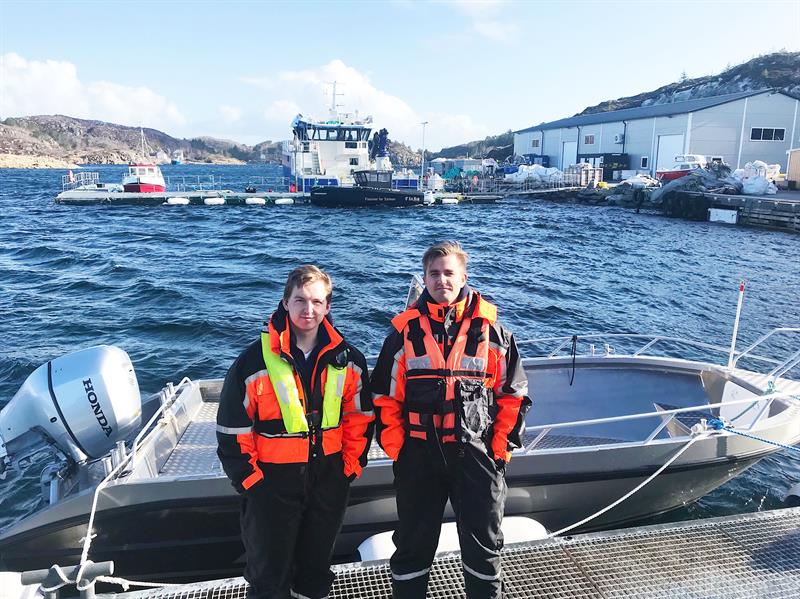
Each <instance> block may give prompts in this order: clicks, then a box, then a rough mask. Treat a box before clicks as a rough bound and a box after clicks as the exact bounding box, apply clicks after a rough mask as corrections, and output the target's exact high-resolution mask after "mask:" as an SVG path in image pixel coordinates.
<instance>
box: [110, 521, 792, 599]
mask: <svg viewBox="0 0 800 599" xmlns="http://www.w3.org/2000/svg"><path fill="white" fill-rule="evenodd" d="M460 564H461V562H460V556H459V554H458V552H452V553H446V554H441V555H439V556H437V558H436V561H435V563H434V567H433V571H432V575H431V582H430V587H429V592H428V597H432V598H437V599H444V598H448V597H464V585H463V578H462V575H461V565H460ZM334 571H335V572H336V574H337V577H336V582H335V583H334V587H333V589H332V592H331V594H330V597H331V599H334V598H336V599H345V598H347V599H368V598H381V597H386V598H389V597H391V590H390V586H391V582H390V572H389V564H388V561H378V562H369V563H354V564H343V565H338V566H334ZM503 571H504V575H505V580H506V585H507V591H508V597H514V598H527V597H548V598H551V597H552V598H556V597H557V598H584V597H585V598H612V597H619V598H622V597H641V598H645V597H648V598H649V597H652V598H656V597H658V598H661V597H675V598H687V599H689V598H692V599H696V598H701V597H703V598H717V597H719V598H722V597H725V598H734V597H736V598H743V599H744V598H751V597H769V598H771V597H775V598H778V597H780V598H788V597H800V508H790V509H783V510H774V511H769V512H760V513H754V514H745V515H739V516H726V517H723V518H713V519H709V520H695V521H691V522H680V523H675V524H662V525H657V526H643V527H636V528H629V529H623V530H617V531H610V532H602V533H591V534H584V535H576V536H574V537H566V538H563V539H562V538H559V539H549V540H546V541H535V542H528V543H520V544H516V545H509V546H507V547H506V548H505V549H504V551H503ZM246 589H247V586H246V583H245V582H244V580H243V579H241V578H235V579H227V580H219V581H211V582H205V583H196V584H192V585H183V586H177V587H171V588H165V589H157V590H152V589H151V590H147V591H138V592H133V593H125V594H119V595H116V597H119V598H123V597H124V598H125V599H244V598H245V595H246ZM104 597H108V595H104Z"/></svg>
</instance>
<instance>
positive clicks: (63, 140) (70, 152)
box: [0, 115, 421, 168]
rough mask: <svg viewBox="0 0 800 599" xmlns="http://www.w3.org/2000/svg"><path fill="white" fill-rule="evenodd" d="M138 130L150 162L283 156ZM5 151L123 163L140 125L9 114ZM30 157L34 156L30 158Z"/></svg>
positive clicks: (413, 161) (1, 126) (413, 157)
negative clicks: (175, 155) (175, 156)
mask: <svg viewBox="0 0 800 599" xmlns="http://www.w3.org/2000/svg"><path fill="white" fill-rule="evenodd" d="M142 130H143V131H144V135H145V140H146V143H147V146H148V154H149V156H148V157H149V158H150V159H151V160H156V161H162V162H163V161H166V160H168V158H169V156H170V155H171V154H172V152H173V151H175V150H182V151H183V154H184V158H185V160H187V161H188V162H214V163H226V162H264V161H265V160H271V161H276V162H278V161H280V158H281V157H280V144H279V143H278V142H272V141H263V142H261V143H258V144H256V145H255V146H248V145H246V144H241V143H237V142H235V141H229V140H224V139H216V138H213V137H196V138H193V139H178V138H175V137H172V136H170V135H167V134H166V133H164V132H163V131H159V130H157V129H150V128H148V127H145V128H143V129H142ZM3 155H5V158H11V159H12V160H11V161H10V162H8V164H5V162H3V161H0V168H1V167H3V166H12V165H16V166H20V167H25V166H26V165H28V164H34V163H35V164H37V165H42V164H52V165H58V166H66V165H69V164H70V163H77V164H127V163H128V162H130V161H132V160H137V159H141V133H140V130H139V128H138V127H127V126H125V125H115V124H113V123H106V122H104V121H93V120H85V119H76V118H73V117H69V116H63V115H45V116H30V117H19V118H8V119H6V120H4V121H0V156H3ZM33 157H35V158H36V160H34V161H33V162H31V159H32V158H33ZM389 157H390V159H391V160H392V163H393V164H399V165H404V166H417V165H419V163H420V159H421V154H420V152H418V151H415V150H412V149H411V148H410V147H408V146H407V145H405V144H404V143H401V142H398V141H390V142H389Z"/></svg>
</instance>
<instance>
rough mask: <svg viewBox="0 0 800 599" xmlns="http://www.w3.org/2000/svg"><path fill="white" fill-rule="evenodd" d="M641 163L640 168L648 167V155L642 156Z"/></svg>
mask: <svg viewBox="0 0 800 599" xmlns="http://www.w3.org/2000/svg"><path fill="white" fill-rule="evenodd" d="M641 165H642V166H641V167H640V168H650V157H649V156H642V162H641Z"/></svg>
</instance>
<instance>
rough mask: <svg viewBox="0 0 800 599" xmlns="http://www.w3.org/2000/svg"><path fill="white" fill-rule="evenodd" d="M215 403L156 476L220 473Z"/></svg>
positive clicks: (580, 440) (560, 438)
mask: <svg viewBox="0 0 800 599" xmlns="http://www.w3.org/2000/svg"><path fill="white" fill-rule="evenodd" d="M218 405H219V404H217V403H216V402H203V404H202V406H201V407H200V410H199V411H198V412H197V414H196V415H195V416H194V418H192V421H191V422H190V423H189V426H188V427H187V428H186V431H185V432H184V433H183V435H182V436H181V438H180V441H179V442H178V444H177V445H176V446H175V449H174V450H173V451H172V453H171V454H170V456H169V459H168V460H167V461H166V462H165V463H164V465H163V466H162V467H161V470H160V471H159V476H198V475H205V476H208V475H213V476H218V475H222V466H221V464H220V462H219V458H218V457H217V437H216V428H217V426H216V417H217V406H218ZM534 438H535V435H534V434H531V435H526V437H525V441H526V443H527V442H530V441H532V440H533V439H534ZM619 442H620V440H619V439H609V438H601V437H586V436H577V435H558V434H550V435H548V436H547V437H545V438H544V439H542V442H541V443H540V444H539V445H537V448H538V449H556V448H566V447H585V446H591V445H608V444H612V443H619ZM386 457H387V456H386V454H385V453H384V452H383V450H382V449H381V448H380V447H379V446H378V444H377V443H374V442H373V443H372V446H371V447H370V450H369V459H370V460H377V459H382V458H386Z"/></svg>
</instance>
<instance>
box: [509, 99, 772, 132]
mask: <svg viewBox="0 0 800 599" xmlns="http://www.w3.org/2000/svg"><path fill="white" fill-rule="evenodd" d="M767 92H774V90H771V89H759V90H755V91H747V92H738V93H735V94H725V95H722V96H711V97H708V98H697V99H694V100H686V101H684V102H672V103H669V104H651V105H650V106H640V107H638V108H626V109H624V110H612V111H608V112H596V113H594V114H581V115H578V116H571V117H569V118H566V119H559V120H557V121H550V122H549V123H542V124H541V125H534V126H533V127H527V128H526V129H520V130H519V131H514V133H527V132H528V131H540V130H542V129H561V128H562V127H578V126H583V125H599V124H600V123H616V122H618V121H633V120H636V119H647V118H653V117H656V116H670V115H674V114H686V113H688V112H695V111H697V110H703V109H704V108H711V107H712V106H719V105H720V104H727V103H728V102H735V101H736V100H741V99H743V98H749V97H751V96H757V95H759V94H764V93H767ZM774 93H779V94H783V92H774ZM783 95H788V94H783Z"/></svg>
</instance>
